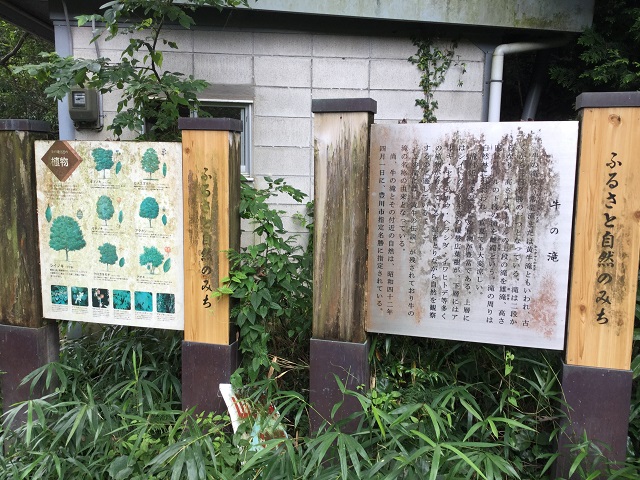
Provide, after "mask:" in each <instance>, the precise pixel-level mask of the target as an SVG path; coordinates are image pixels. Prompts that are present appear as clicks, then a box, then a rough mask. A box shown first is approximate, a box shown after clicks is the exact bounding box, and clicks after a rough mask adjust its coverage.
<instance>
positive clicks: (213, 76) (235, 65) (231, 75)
mask: <svg viewBox="0 0 640 480" xmlns="http://www.w3.org/2000/svg"><path fill="white" fill-rule="evenodd" d="M194 57H195V58H194V75H195V77H196V78H201V79H204V80H206V81H207V82H209V83H224V84H234V83H236V84H252V83H253V58H252V57H251V56H248V55H220V54H202V53H198V54H196V55H194Z"/></svg>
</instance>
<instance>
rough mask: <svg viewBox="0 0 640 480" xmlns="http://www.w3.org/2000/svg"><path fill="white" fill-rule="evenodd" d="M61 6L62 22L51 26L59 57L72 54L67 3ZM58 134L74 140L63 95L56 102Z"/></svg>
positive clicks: (65, 99)
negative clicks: (63, 17) (63, 16)
mask: <svg viewBox="0 0 640 480" xmlns="http://www.w3.org/2000/svg"><path fill="white" fill-rule="evenodd" d="M62 6H63V8H64V13H65V22H64V23H57V22H56V23H55V24H54V26H53V32H54V39H55V47H56V53H57V54H58V55H60V56H61V57H68V56H69V55H73V37H72V36H71V23H70V21H69V13H68V12H67V5H66V3H65V2H64V1H63V2H62ZM58 134H59V136H60V140H75V139H76V129H75V128H74V126H73V121H72V120H71V117H70V116H69V101H68V100H67V97H64V98H63V99H62V100H60V101H59V102H58Z"/></svg>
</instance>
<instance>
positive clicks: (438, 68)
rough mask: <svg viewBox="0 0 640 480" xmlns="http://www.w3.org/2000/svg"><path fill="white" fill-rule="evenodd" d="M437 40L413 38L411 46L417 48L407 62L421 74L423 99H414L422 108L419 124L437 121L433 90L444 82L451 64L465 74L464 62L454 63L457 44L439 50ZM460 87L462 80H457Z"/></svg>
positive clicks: (436, 103) (436, 106)
mask: <svg viewBox="0 0 640 480" xmlns="http://www.w3.org/2000/svg"><path fill="white" fill-rule="evenodd" d="M437 40H438V39H437V38H415V39H413V44H414V45H415V46H416V47H418V52H417V53H416V55H412V56H411V57H409V58H408V60H409V62H411V63H413V64H414V65H416V66H417V67H418V70H420V71H421V72H422V76H421V77H420V87H421V88H422V90H423V92H424V98H418V99H416V105H417V106H419V107H420V108H422V112H423V113H422V120H421V121H420V122H421V123H435V122H437V121H438V119H437V118H436V115H435V112H436V110H437V109H438V101H437V100H436V99H435V89H436V88H437V87H438V86H440V85H441V84H442V82H444V79H445V77H446V75H447V71H448V70H449V68H450V67H451V65H452V64H453V65H454V66H461V67H462V72H461V75H462V74H464V73H465V72H466V64H465V63H464V62H459V61H454V60H453V56H454V53H455V49H456V47H457V46H458V42H456V41H454V42H453V43H451V45H450V46H448V47H447V46H444V47H442V48H440V47H439V46H438V45H437V44H436V41H437ZM461 86H462V80H461V79H459V80H458V87H461Z"/></svg>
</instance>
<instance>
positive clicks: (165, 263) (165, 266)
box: [162, 258, 171, 273]
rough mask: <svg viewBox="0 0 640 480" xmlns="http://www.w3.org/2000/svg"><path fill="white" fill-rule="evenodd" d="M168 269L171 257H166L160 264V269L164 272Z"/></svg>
mask: <svg viewBox="0 0 640 480" xmlns="http://www.w3.org/2000/svg"><path fill="white" fill-rule="evenodd" d="M170 269H171V259H170V258H167V259H166V260H165V262H164V265H162V270H163V271H164V273H167V272H168V271H169V270H170Z"/></svg>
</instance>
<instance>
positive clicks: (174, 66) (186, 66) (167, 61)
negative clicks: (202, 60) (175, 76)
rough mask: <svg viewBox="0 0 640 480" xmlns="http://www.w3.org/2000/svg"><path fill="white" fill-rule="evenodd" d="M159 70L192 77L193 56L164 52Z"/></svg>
mask: <svg viewBox="0 0 640 480" xmlns="http://www.w3.org/2000/svg"><path fill="white" fill-rule="evenodd" d="M161 70H162V71H163V72H172V73H181V74H183V75H184V76H185V77H188V76H189V75H193V55H185V54H184V53H176V52H175V51H172V52H165V53H163V62H162V67H161Z"/></svg>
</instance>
